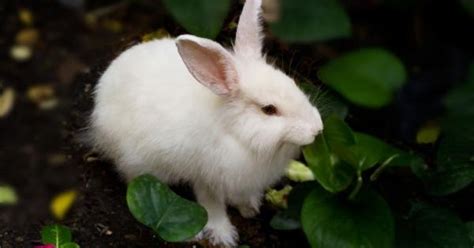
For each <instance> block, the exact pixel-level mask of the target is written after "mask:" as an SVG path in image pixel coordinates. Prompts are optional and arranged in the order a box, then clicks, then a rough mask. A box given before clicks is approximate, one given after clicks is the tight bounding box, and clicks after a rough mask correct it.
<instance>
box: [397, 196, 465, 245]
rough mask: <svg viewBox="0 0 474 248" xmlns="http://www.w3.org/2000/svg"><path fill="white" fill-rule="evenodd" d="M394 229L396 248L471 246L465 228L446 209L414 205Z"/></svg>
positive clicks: (457, 218)
mask: <svg viewBox="0 0 474 248" xmlns="http://www.w3.org/2000/svg"><path fill="white" fill-rule="evenodd" d="M397 226H398V228H397V239H396V241H397V243H396V247H398V248H433V247H446V248H448V247H457V248H464V247H465V248H469V247H471V245H470V243H471V242H470V240H469V236H468V232H467V228H466V226H465V225H464V223H462V221H461V220H460V219H459V217H457V216H456V215H455V214H454V213H452V212H451V211H449V210H446V209H441V208H436V207H432V206H429V205H426V204H420V203H418V204H414V205H413V207H412V210H411V212H410V214H409V215H408V216H406V217H404V218H402V219H400V220H399V221H398V223H397Z"/></svg>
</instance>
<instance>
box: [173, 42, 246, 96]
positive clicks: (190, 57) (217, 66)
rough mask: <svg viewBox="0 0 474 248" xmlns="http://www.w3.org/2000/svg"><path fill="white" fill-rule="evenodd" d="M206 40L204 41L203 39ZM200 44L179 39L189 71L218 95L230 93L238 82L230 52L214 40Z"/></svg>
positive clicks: (180, 50) (182, 55)
mask: <svg viewBox="0 0 474 248" xmlns="http://www.w3.org/2000/svg"><path fill="white" fill-rule="evenodd" d="M203 42H204V41H203ZM206 42H209V44H207V46H204V45H206V44H199V43H197V42H195V41H192V40H186V39H180V40H178V50H179V53H180V55H181V57H182V59H183V62H184V63H185V65H186V66H187V68H188V70H189V72H190V73H191V74H192V75H193V76H194V78H196V80H198V81H199V82H200V83H201V84H203V85H204V86H206V87H207V88H209V89H210V90H212V91H213V92H214V93H215V94H218V95H228V94H230V91H231V90H232V88H233V87H232V86H233V85H234V84H236V83H237V82H236V78H235V74H236V73H235V69H234V65H233V62H232V58H231V57H230V54H227V51H225V49H224V48H222V47H220V46H219V45H218V44H217V43H216V44H213V42H212V41H206Z"/></svg>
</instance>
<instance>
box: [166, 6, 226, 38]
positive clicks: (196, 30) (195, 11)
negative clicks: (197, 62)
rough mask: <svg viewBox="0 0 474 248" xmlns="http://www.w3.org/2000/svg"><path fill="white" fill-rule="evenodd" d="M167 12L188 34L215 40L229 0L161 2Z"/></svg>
mask: <svg viewBox="0 0 474 248" xmlns="http://www.w3.org/2000/svg"><path fill="white" fill-rule="evenodd" d="M163 3H164V4H165V6H166V8H167V9H168V11H169V12H170V13H171V14H172V15H173V17H174V18H176V20H177V21H178V22H179V23H180V24H181V25H182V26H183V27H184V28H185V29H186V30H188V31H189V32H191V33H192V34H195V35H197V36H201V37H206V38H215V37H216V36H217V34H218V33H219V31H220V29H221V27H222V25H223V23H224V19H225V18H226V16H227V12H229V8H230V0H219V1H215V0H199V1H197V0H193V1H190V0H163Z"/></svg>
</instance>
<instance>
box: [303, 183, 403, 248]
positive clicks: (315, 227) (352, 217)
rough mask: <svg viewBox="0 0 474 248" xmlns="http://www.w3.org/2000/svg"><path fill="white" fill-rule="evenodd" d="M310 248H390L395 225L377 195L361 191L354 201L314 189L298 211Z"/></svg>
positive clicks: (385, 204) (384, 204)
mask: <svg viewBox="0 0 474 248" xmlns="http://www.w3.org/2000/svg"><path fill="white" fill-rule="evenodd" d="M301 222H302V226H303V230H304V232H305V234H306V237H307V238H308V241H309V243H310V244H311V247H348V248H351V247H354V248H355V247H377V248H385V247H392V246H393V243H394V235H395V234H394V222H393V218H392V214H391V212H390V208H389V206H388V205H387V203H386V202H385V201H384V199H382V198H381V197H380V196H379V195H378V194H376V193H375V192H372V191H368V190H362V191H361V192H360V193H359V194H358V195H357V198H356V199H355V200H354V201H348V200H346V199H345V198H341V197H338V196H336V195H331V194H328V193H327V192H324V191H322V190H319V189H316V190H314V191H313V192H312V193H311V194H310V195H309V196H308V197H307V198H306V200H305V202H304V205H303V210H302V212H301Z"/></svg>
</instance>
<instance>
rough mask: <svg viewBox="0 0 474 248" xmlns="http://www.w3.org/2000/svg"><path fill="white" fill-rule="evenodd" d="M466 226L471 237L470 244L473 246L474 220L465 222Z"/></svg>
mask: <svg viewBox="0 0 474 248" xmlns="http://www.w3.org/2000/svg"><path fill="white" fill-rule="evenodd" d="M466 228H467V231H468V233H469V238H470V239H471V245H472V246H474V221H469V222H467V223H466Z"/></svg>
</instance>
